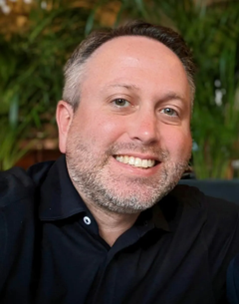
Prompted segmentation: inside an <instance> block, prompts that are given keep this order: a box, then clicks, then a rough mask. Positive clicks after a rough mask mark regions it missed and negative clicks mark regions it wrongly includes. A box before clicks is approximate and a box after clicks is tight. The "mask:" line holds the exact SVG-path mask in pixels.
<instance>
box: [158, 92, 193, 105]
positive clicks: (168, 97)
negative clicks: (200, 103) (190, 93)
mask: <svg viewBox="0 0 239 304" xmlns="http://www.w3.org/2000/svg"><path fill="white" fill-rule="evenodd" d="M172 99H177V100H180V101H182V102H183V103H186V102H187V100H186V98H184V97H183V96H181V95H178V94H177V93H175V92H169V93H167V94H165V95H164V96H163V97H162V98H160V99H159V101H160V102H167V101H170V100H172Z"/></svg>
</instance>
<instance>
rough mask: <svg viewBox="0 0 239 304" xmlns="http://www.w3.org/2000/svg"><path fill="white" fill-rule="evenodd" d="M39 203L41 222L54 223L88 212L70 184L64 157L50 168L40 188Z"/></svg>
mask: <svg viewBox="0 0 239 304" xmlns="http://www.w3.org/2000/svg"><path fill="white" fill-rule="evenodd" d="M40 202H41V204H40V207H39V215H40V219H41V220H46V221H55V220H60V219H65V218H68V217H70V216H72V215H75V214H77V213H80V212H85V213H87V212H88V208H87V207H86V205H85V204H84V202H83V200H82V199H81V197H80V195H79V193H78V192H77V191H76V189H75V187H74V186H73V184H72V182H71V179H70V177H69V174H68V170H67V167H66V160H65V156H64V155H62V156H61V157H60V158H59V159H58V160H57V161H56V162H55V163H54V164H53V165H52V167H51V168H50V170H49V172H48V174H47V177H46V179H45V180H44V182H43V184H42V186H41V190H40Z"/></svg>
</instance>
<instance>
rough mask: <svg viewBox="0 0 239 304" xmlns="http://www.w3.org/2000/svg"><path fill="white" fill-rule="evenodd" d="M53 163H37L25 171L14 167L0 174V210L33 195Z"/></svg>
mask: <svg viewBox="0 0 239 304" xmlns="http://www.w3.org/2000/svg"><path fill="white" fill-rule="evenodd" d="M53 163H54V162H44V163H38V164H36V165H33V166H32V167H30V168H29V169H28V170H27V171H25V170H24V169H22V168H19V167H14V168H12V169H10V170H7V171H1V172H0V208H2V207H6V206H9V205H11V204H12V203H15V202H17V201H21V200H23V199H26V198H28V197H32V195H34V192H35V189H36V188H37V187H38V185H39V184H40V183H41V182H42V180H43V179H44V178H45V176H46V174H47V172H48V170H49V168H50V167H51V166H52V164H53Z"/></svg>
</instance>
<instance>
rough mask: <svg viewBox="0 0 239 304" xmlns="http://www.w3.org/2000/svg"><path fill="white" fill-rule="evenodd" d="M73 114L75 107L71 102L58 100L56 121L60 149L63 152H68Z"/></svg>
mask: <svg viewBox="0 0 239 304" xmlns="http://www.w3.org/2000/svg"><path fill="white" fill-rule="evenodd" d="M73 114H74V113H73V108H72V106H71V105H70V104H69V103H67V102H65V101H63V100H61V101H59V102H58V104H57V108H56V121H57V125H58V133H59V149H60V151H61V153H65V152H66V142H67V136H68V132H69V129H70V125H71V122H72V119H73Z"/></svg>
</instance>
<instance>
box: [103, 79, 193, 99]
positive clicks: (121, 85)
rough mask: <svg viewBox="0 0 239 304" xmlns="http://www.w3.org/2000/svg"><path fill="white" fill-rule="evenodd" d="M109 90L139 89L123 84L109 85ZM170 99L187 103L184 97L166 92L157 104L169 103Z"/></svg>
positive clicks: (132, 85) (138, 88)
mask: <svg viewBox="0 0 239 304" xmlns="http://www.w3.org/2000/svg"><path fill="white" fill-rule="evenodd" d="M108 87H109V88H114V87H121V88H126V89H128V90H131V91H133V90H135V91H140V87H138V86H136V85H134V84H125V83H119V84H117V83H116V84H111V85H109V86H108ZM172 99H177V100H179V101H181V102H182V103H187V100H186V98H185V97H183V96H181V95H179V94H177V93H175V92H173V91H172V92H168V93H167V94H165V95H164V96H162V97H160V98H159V100H158V101H159V102H167V101H170V100H172Z"/></svg>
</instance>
